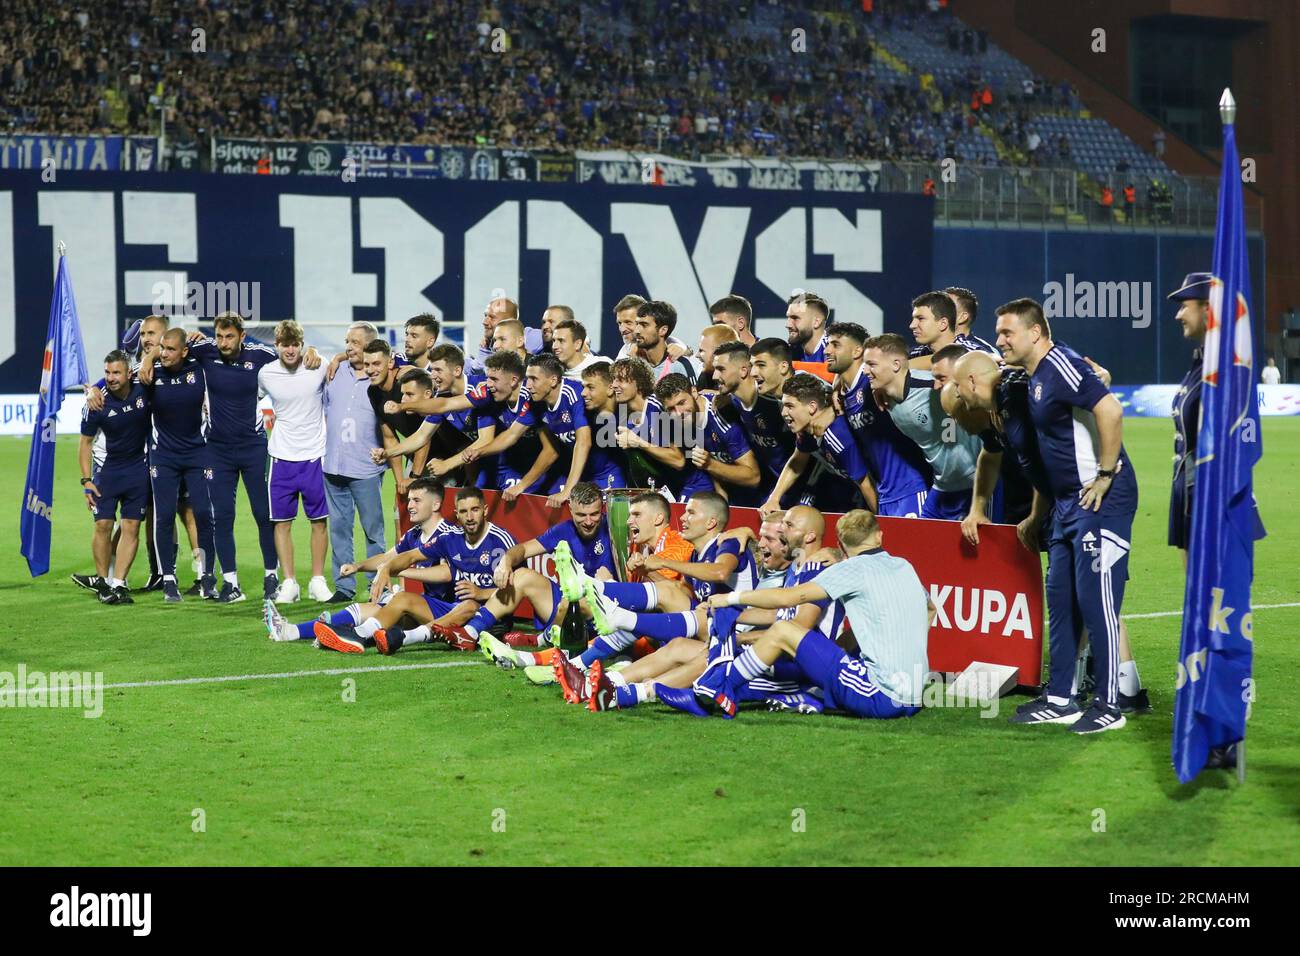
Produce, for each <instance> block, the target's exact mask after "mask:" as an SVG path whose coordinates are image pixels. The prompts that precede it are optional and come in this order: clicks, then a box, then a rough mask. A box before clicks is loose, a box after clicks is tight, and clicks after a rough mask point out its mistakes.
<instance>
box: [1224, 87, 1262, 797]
mask: <svg viewBox="0 0 1300 956" xmlns="http://www.w3.org/2000/svg"><path fill="white" fill-rule="evenodd" d="M1219 119H1220V120H1222V121H1223V125H1224V126H1232V125H1234V124H1235V123H1236V121H1237V101H1236V99H1234V98H1233V95H1232V90H1231V88H1229V87H1226V86H1225V87H1224V88H1223V95H1222V96H1221V97H1219ZM1251 347H1252V349H1253V348H1254V343H1253V342H1252V343H1251ZM1247 713H1249V711H1247ZM1236 764H1237V782H1238V783H1245V782H1246V738H1245V736H1244V735H1243V736H1242V738H1241V740H1239V741H1238V742H1237V760H1236Z"/></svg>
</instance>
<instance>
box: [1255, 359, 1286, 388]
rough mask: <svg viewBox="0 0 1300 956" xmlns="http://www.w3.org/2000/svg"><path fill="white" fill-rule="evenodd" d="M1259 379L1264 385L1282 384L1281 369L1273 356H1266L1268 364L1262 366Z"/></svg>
mask: <svg viewBox="0 0 1300 956" xmlns="http://www.w3.org/2000/svg"><path fill="white" fill-rule="evenodd" d="M1259 380H1260V382H1261V383H1263V384H1264V385H1281V384H1282V370H1281V369H1280V368H1278V367H1277V361H1276V360H1275V359H1274V358H1273V356H1271V355H1270V356H1269V357H1268V364H1267V365H1265V366H1264V371H1263V372H1261V373H1260V375H1259Z"/></svg>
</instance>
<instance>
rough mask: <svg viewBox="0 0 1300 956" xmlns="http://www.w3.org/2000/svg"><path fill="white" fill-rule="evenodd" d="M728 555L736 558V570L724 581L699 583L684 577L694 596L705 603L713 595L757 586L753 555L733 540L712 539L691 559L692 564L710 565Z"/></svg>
mask: <svg viewBox="0 0 1300 956" xmlns="http://www.w3.org/2000/svg"><path fill="white" fill-rule="evenodd" d="M724 554H730V555H732V556H733V557H735V558H736V570H735V571H733V572H732V573H731V574H729V575H727V579H726V580H725V581H701V580H700V579H699V578H693V577H691V576H690V575H686V582H687V583H688V584H690V585H691V586H692V587H693V588H694V589H695V596H696V597H697V598H699V599H700V600H701V601H707V600H708V599H709V597H710V596H712V595H714V594H727V593H729V592H731V591H752V590H753V589H754V588H755V587H756V586H757V584H758V572H757V570H756V569H755V566H754V558H753V555H751V554H750V553H749V549H748V548H743V547H741V545H740V542H739V541H737V540H736V539H735V538H728V539H727V540H726V541H723V540H722V539H721V538H720V537H717V538H714V539H713V540H712V541H710V542H709V543H708V545H706V546H705V548H704V550H703V551H698V550H697V551H696V552H695V555H694V557H692V558H691V561H692V563H694V564H712V563H713V562H715V561H717V560H718V559H719V558H720V557H722V555H724Z"/></svg>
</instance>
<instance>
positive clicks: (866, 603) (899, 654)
mask: <svg viewBox="0 0 1300 956" xmlns="http://www.w3.org/2000/svg"><path fill="white" fill-rule="evenodd" d="M836 532H837V533H838V535H839V539H840V545H841V546H842V547H843V549H844V551H845V553H846V554H847V555H848V558H847V559H846V560H844V561H842V562H840V563H839V564H836V565H835V566H833V567H830V568H826V569H825V570H823V571H822V572H821V573H820V574H818V575H817V577H816V578H814V579H813V580H812V581H809V582H807V583H805V584H801V585H799V586H798V587H792V588H772V589H770V590H763V591H733V592H732V593H731V594H718V595H714V596H713V597H712V598H710V599H709V605H710V606H711V607H712V608H713V609H714V610H715V611H717V610H719V609H722V608H727V607H733V606H736V607H762V608H769V609H779V608H783V607H792V606H796V605H798V604H802V603H805V602H808V601H822V600H825V599H826V598H828V597H829V598H832V599H833V600H835V601H838V602H840V603H841V604H842V605H843V607H844V611H845V613H846V614H847V615H848V619H849V624H850V625H851V626H852V628H853V635H854V637H855V638H856V639H857V642H858V646H859V652H858V653H857V654H856V655H854V654H849V653H848V652H846V651H844V650H843V649H842V648H841V647H840V646H839V645H837V644H836V643H835V642H834V641H832V640H830V639H829V638H828V637H826V636H825V635H823V634H821V633H819V632H817V631H811V630H808V629H807V628H804V627H800V626H799V625H798V624H795V623H794V622H793V621H779V622H777V623H775V624H773V625H772V626H771V627H770V628H768V629H767V631H766V633H764V634H763V636H762V637H760V638H759V639H758V640H757V641H756V642H755V643H753V644H751V645H750V646H749V647H746V648H745V649H744V650H742V651H740V653H739V654H737V655H736V657H735V659H734V660H731V661H728V660H726V658H725V657H720V658H719V659H718V660H716V661H714V662H713V663H712V664H711V665H710V666H709V668H708V669H707V670H706V671H705V672H704V674H703V676H701V677H700V679H699V680H697V681H696V682H695V684H694V685H693V686H692V688H691V692H689V693H683V694H680V695H675V694H673V692H672V691H671V689H668V692H667V695H666V694H665V693H664V690H662V689H661V690H660V692H659V699H660V700H662V701H663V702H664V703H667V704H669V705H670V706H672V707H675V708H677V709H679V710H683V711H686V712H687V713H690V714H693V715H695V716H697V717H706V716H708V715H709V714H710V713H717V714H720V715H721V716H723V717H727V718H731V717H735V716H736V701H737V700H738V699H742V698H741V692H742V690H743V688H744V686H745V685H746V684H747V683H748V682H750V681H752V680H754V679H756V678H758V677H763V676H771V675H772V674H773V673H774V669H773V665H775V664H776V663H777V661H780V660H782V659H783V658H787V657H788V658H792V659H793V661H794V664H795V665H796V668H797V670H796V671H793V673H799V674H801V675H802V677H801V682H802V683H803V684H804V686H806V687H820V688H821V690H822V694H823V699H824V701H825V705H826V707H828V708H831V709H836V710H844V711H847V712H848V713H850V714H852V715H853V716H856V717H870V718H878V719H879V718H890V717H910V716H912V715H913V714H916V713H918V712H919V711H920V709H921V694H922V691H923V689H924V684H925V678H926V675H927V674H928V673H929V669H930V668H929V659H928V657H927V642H928V639H929V632H930V622H931V620H932V619H933V615H934V606H933V605H932V604H931V603H930V598H929V595H928V594H927V593H926V590H925V587H924V586H923V585H922V584H921V581H920V579H919V578H918V577H917V576H916V571H915V570H914V569H913V568H912V565H911V564H909V563H908V562H907V561H906V560H904V559H903V558H899V557H896V556H894V555H891V554H889V553H888V552H886V551H885V550H884V548H883V547H882V543H883V538H884V535H883V532H882V531H881V528H880V525H879V523H878V522H877V521H876V517H875V515H873V514H871V512H869V511H863V510H861V509H859V510H854V511H850V512H849V513H848V514H846V515H844V517H842V518H841V519H840V520H839V524H838V525H837V527H836ZM786 673H792V672H791V671H786Z"/></svg>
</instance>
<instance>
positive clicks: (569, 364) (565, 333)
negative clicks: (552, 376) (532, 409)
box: [551, 319, 609, 382]
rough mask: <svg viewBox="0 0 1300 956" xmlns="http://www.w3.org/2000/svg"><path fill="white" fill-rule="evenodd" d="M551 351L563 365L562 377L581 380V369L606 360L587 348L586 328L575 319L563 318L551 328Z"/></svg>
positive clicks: (606, 360)
mask: <svg viewBox="0 0 1300 956" xmlns="http://www.w3.org/2000/svg"><path fill="white" fill-rule="evenodd" d="M551 353H552V354H553V355H554V356H555V357H556V358H557V359H559V360H560V364H561V365H563V366H564V377H565V378H567V379H570V380H572V381H575V382H581V381H582V370H583V369H585V368H586V367H587V366H589V365H595V364H596V363H597V362H608V361H609V359H607V358H605V357H604V356H601V355H592V354H591V352H590V351H589V350H588V349H587V328H586V326H584V325H583V324H582V323H581V322H579V321H578V320H577V319H563V320H561V321H560V322H557V323H556V324H555V327H554V328H553V329H552V330H551Z"/></svg>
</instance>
